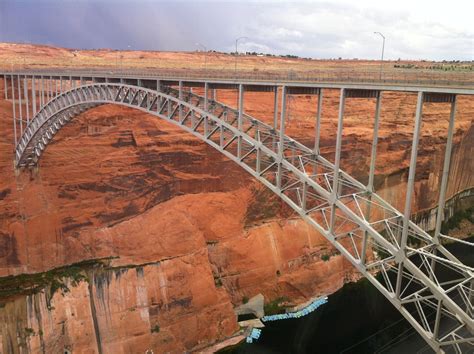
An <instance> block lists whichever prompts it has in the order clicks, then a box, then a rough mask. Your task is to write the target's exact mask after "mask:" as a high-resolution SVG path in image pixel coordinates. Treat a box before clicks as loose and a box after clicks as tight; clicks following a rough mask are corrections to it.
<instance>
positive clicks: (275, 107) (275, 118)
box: [273, 86, 278, 130]
mask: <svg viewBox="0 0 474 354" xmlns="http://www.w3.org/2000/svg"><path fill="white" fill-rule="evenodd" d="M274 90H275V96H274V97H273V129H275V130H277V129H278V86H275V88H274Z"/></svg>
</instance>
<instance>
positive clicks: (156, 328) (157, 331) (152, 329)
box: [151, 325, 160, 333]
mask: <svg viewBox="0 0 474 354" xmlns="http://www.w3.org/2000/svg"><path fill="white" fill-rule="evenodd" d="M159 332H160V326H158V325H155V326H153V327H152V328H151V333H159Z"/></svg>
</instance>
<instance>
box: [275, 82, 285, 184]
mask: <svg viewBox="0 0 474 354" xmlns="http://www.w3.org/2000/svg"><path fill="white" fill-rule="evenodd" d="M285 113H286V86H282V87H281V113H280V143H279V145H278V173H277V188H278V189H281V177H282V176H281V174H282V172H283V171H282V160H283V153H284V150H285V146H284V145H285V144H284V143H285Z"/></svg>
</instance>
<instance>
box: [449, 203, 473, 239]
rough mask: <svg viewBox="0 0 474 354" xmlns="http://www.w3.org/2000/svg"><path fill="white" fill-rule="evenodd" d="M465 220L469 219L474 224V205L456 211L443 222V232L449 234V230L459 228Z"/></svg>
mask: <svg viewBox="0 0 474 354" xmlns="http://www.w3.org/2000/svg"><path fill="white" fill-rule="evenodd" d="M463 220H469V221H470V222H472V223H473V224H474V207H470V208H468V209H466V210H461V211H458V212H456V213H454V215H453V216H451V217H450V218H449V219H448V220H446V221H445V222H443V223H442V224H441V233H443V234H447V233H448V232H449V230H452V229H455V228H457V227H458V226H459V224H460V223H461V221H463Z"/></svg>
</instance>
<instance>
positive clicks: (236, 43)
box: [234, 37, 248, 77]
mask: <svg viewBox="0 0 474 354" xmlns="http://www.w3.org/2000/svg"><path fill="white" fill-rule="evenodd" d="M241 39H248V37H239V38H237V39H236V40H235V64H234V71H235V77H237V56H238V55H239V51H238V47H237V46H238V44H239V41H240V40H241Z"/></svg>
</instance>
